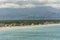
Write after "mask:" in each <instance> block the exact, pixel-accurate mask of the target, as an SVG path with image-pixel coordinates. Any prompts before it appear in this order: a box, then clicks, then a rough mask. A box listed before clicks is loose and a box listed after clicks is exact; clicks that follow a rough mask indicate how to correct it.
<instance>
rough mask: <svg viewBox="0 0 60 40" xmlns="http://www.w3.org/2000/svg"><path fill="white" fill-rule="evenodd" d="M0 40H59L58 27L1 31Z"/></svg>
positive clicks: (59, 27) (59, 30)
mask: <svg viewBox="0 0 60 40" xmlns="http://www.w3.org/2000/svg"><path fill="white" fill-rule="evenodd" d="M0 40H60V25H55V26H51V27H48V26H47V27H32V28H19V29H10V30H1V31H0Z"/></svg>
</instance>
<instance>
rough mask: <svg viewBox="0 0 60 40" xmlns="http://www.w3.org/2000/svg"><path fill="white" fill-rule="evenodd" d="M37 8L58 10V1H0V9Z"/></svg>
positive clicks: (59, 4)
mask: <svg viewBox="0 0 60 40" xmlns="http://www.w3.org/2000/svg"><path fill="white" fill-rule="evenodd" d="M37 6H39V7H40V6H50V7H53V8H60V0H0V8H32V7H37Z"/></svg>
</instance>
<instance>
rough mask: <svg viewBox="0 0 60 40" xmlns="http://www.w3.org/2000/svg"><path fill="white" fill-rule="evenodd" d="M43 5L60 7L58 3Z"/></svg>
mask: <svg viewBox="0 0 60 40" xmlns="http://www.w3.org/2000/svg"><path fill="white" fill-rule="evenodd" d="M45 6H50V7H53V8H60V4H45Z"/></svg>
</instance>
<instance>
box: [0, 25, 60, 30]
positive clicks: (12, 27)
mask: <svg viewBox="0 0 60 40" xmlns="http://www.w3.org/2000/svg"><path fill="white" fill-rule="evenodd" d="M57 25H60V24H45V25H28V26H11V27H0V30H10V29H20V28H34V27H49V26H50V27H51V26H57Z"/></svg>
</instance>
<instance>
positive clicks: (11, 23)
mask: <svg viewBox="0 0 60 40" xmlns="http://www.w3.org/2000/svg"><path fill="white" fill-rule="evenodd" d="M49 24H60V20H0V27H24V26H35V25H49Z"/></svg>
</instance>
